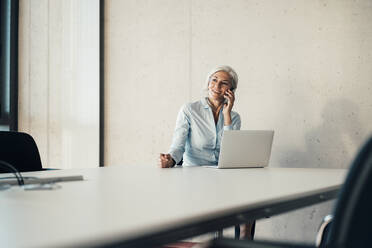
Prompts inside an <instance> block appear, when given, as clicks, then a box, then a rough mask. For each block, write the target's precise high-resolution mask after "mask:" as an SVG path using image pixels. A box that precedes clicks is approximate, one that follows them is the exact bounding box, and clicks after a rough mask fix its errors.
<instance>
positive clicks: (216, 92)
mask: <svg viewBox="0 0 372 248" xmlns="http://www.w3.org/2000/svg"><path fill="white" fill-rule="evenodd" d="M231 87H232V84H231V82H230V76H229V74H228V73H227V72H224V71H218V72H216V73H214V74H213V75H212V76H211V78H210V79H209V83H208V95H209V97H210V98H212V99H215V100H223V99H224V95H225V92H226V91H227V90H229V89H231Z"/></svg>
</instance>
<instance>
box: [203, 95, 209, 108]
mask: <svg viewBox="0 0 372 248" xmlns="http://www.w3.org/2000/svg"><path fill="white" fill-rule="evenodd" d="M201 103H202V104H203V107H204V108H206V109H207V108H210V107H209V104H208V102H207V98H206V97H203V98H202V99H201Z"/></svg>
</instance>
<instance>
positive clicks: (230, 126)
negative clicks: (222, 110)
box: [223, 125, 233, 130]
mask: <svg viewBox="0 0 372 248" xmlns="http://www.w3.org/2000/svg"><path fill="white" fill-rule="evenodd" d="M223 130H233V127H232V125H228V126H223Z"/></svg>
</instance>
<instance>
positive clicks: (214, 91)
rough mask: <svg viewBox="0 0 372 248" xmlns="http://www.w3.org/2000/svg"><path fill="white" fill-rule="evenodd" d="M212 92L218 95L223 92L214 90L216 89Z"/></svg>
mask: <svg viewBox="0 0 372 248" xmlns="http://www.w3.org/2000/svg"><path fill="white" fill-rule="evenodd" d="M212 92H213V93H214V94H217V95H219V94H221V92H217V91H214V90H212Z"/></svg>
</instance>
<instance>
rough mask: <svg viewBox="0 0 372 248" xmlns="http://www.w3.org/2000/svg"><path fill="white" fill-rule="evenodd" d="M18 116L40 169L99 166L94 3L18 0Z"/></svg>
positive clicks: (88, 0)
mask: <svg viewBox="0 0 372 248" xmlns="http://www.w3.org/2000/svg"><path fill="white" fill-rule="evenodd" d="M18 118H19V130H20V131H24V132H27V133H29V134H31V135H32V136H33V137H34V139H35V141H36V143H37V145H38V148H39V151H40V155H41V160H42V163H43V167H52V168H77V167H97V166H98V162H99V161H98V159H99V1H98V0H96V1H91V0H79V1H75V0H50V1H49V0H32V1H31V0H21V1H20V11H19V115H18Z"/></svg>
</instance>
